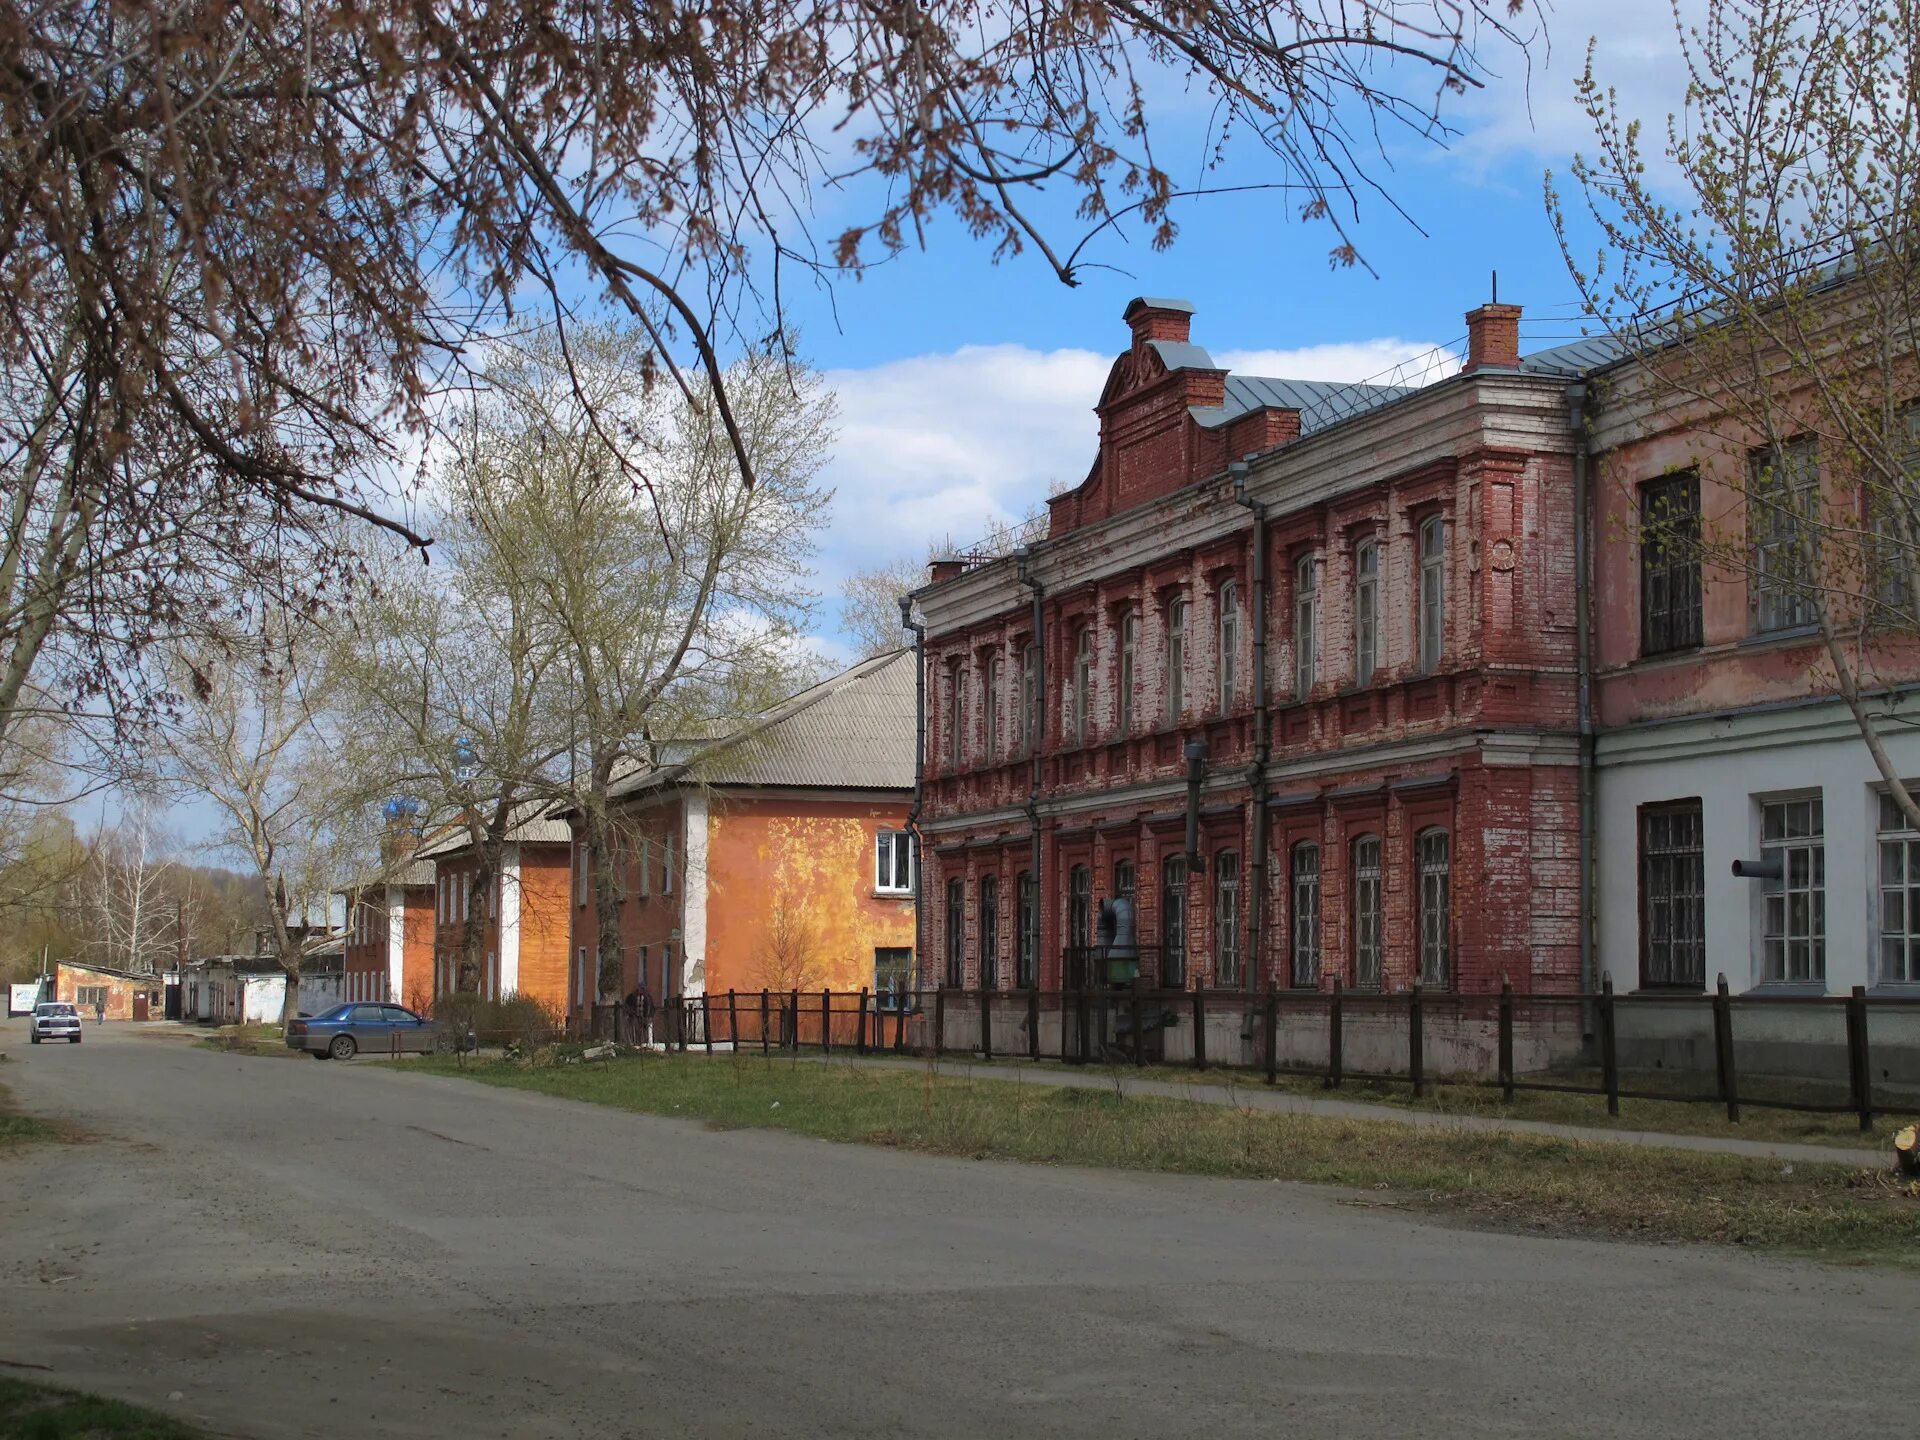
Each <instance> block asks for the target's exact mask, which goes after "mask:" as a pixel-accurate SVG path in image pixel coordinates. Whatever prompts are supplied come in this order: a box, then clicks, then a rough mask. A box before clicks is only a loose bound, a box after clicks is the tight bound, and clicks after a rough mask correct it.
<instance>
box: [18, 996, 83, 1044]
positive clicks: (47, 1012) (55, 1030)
mask: <svg viewBox="0 0 1920 1440" xmlns="http://www.w3.org/2000/svg"><path fill="white" fill-rule="evenodd" d="M29 1038H30V1039H31V1040H32V1042H33V1043H34V1044H35V1045H38V1044H39V1043H40V1042H41V1041H42V1040H65V1041H66V1042H67V1043H68V1044H70V1045H78V1044H79V1043H80V1012H79V1011H78V1010H76V1009H74V1008H73V1006H71V1005H69V1004H67V1002H66V1001H64V1000H47V1001H43V1002H42V1003H40V1004H38V1005H36V1006H34V1007H33V1030H32V1032H31V1035H30V1036H29Z"/></svg>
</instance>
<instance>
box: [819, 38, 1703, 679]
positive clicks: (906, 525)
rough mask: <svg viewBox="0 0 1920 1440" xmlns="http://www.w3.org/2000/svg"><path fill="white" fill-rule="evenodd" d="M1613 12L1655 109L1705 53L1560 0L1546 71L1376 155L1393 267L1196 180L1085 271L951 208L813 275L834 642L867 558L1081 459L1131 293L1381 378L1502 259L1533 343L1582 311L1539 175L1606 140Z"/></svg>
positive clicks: (1038, 486) (1655, 117) (1451, 336)
mask: <svg viewBox="0 0 1920 1440" xmlns="http://www.w3.org/2000/svg"><path fill="white" fill-rule="evenodd" d="M1682 8H1683V10H1684V11H1686V12H1688V13H1690V14H1691V13H1694V12H1697V11H1698V10H1699V9H1700V8H1701V7H1700V5H1699V3H1698V0H1683V6H1682ZM1602 28H1604V33H1603V34H1602V35H1601V36H1600V39H1599V51H1598V65H1599V69H1600V73H1601V74H1602V76H1603V78H1605V79H1608V80H1611V81H1612V82H1613V83H1615V84H1616V85H1617V86H1618V87H1619V88H1620V90H1621V92H1622V100H1623V103H1624V105H1625V106H1626V107H1627V108H1628V110H1629V111H1630V112H1631V113H1637V114H1640V115H1643V116H1644V117H1645V118H1647V119H1648V120H1649V121H1650V122H1653V124H1654V125H1655V126H1657V125H1658V124H1659V123H1660V122H1661V121H1663V120H1664V117H1665V116H1666V115H1667V114H1668V113H1669V112H1670V111H1672V110H1675V109H1677V108H1679V106H1680V104H1681V101H1682V99H1683V96H1684V86H1685V83H1686V77H1685V72H1684V70H1683V69H1682V68H1681V66H1680V64H1679V56H1678V54H1677V51H1676V45H1675V41H1674V35H1673V20H1672V11H1671V9H1670V8H1669V5H1668V3H1667V0H1611V3H1597V0H1561V3H1559V4H1558V5H1557V6H1556V8H1555V9H1554V10H1553V11H1552V13H1551V14H1550V15H1549V17H1548V29H1549V38H1550V46H1543V47H1539V48H1536V50H1535V51H1534V54H1533V57H1532V72H1531V74H1530V75H1529V74H1528V73H1527V68H1526V65H1525V62H1523V61H1521V60H1520V59H1519V58H1518V57H1516V56H1511V55H1507V56H1501V57H1499V58H1498V59H1497V61H1496V63H1498V64H1499V65H1500V67H1501V68H1502V70H1503V71H1504V72H1505V73H1503V74H1502V75H1500V76H1497V77H1494V78H1492V79H1490V81H1489V83H1488V87H1487V89H1486V90H1484V91H1482V92H1477V93H1473V94H1470V95H1468V96H1466V97H1463V98H1459V99H1455V100H1453V101H1452V102H1451V109H1450V111H1449V113H1450V115H1451V118H1452V120H1453V122H1454V123H1455V124H1456V126H1458V127H1459V128H1460V129H1461V131H1462V132H1463V133H1462V134H1461V136H1460V137H1459V138H1458V139H1456V140H1455V141H1454V142H1453V143H1452V144H1451V146H1450V147H1449V148H1448V149H1445V150H1441V149H1436V148H1432V147H1429V146H1425V145H1422V144H1420V143H1418V142H1412V141H1410V142H1408V143H1406V144H1404V145H1401V146H1399V147H1397V148H1396V150H1395V152H1394V153H1393V154H1392V155H1391V156H1390V160H1391V162H1392V169H1391V170H1388V169H1386V168H1385V167H1383V166H1380V165H1378V164H1376V165H1375V167H1374V169H1375V173H1376V178H1377V179H1379V180H1380V181H1381V182H1382V183H1383V184H1385V185H1387V186H1388V187H1389V188H1390V189H1391V190H1392V193H1393V196H1394V198H1395V200H1397V201H1398V202H1399V204H1400V205H1401V206H1402V207H1403V208H1404V209H1405V210H1406V211H1408V212H1409V215H1410V216H1411V218H1412V221H1414V222H1417V225H1418V227H1419V228H1416V225H1415V224H1413V223H1409V221H1408V220H1407V219H1403V218H1402V217H1401V216H1400V215H1398V214H1396V213H1395V212H1394V210H1393V208H1392V207H1391V206H1390V205H1388V204H1387V203H1386V202H1385V201H1384V200H1382V199H1379V198H1371V199H1368V200H1367V201H1366V202H1365V203H1364V205H1363V208H1362V211H1361V214H1360V218H1359V223H1358V228H1357V231H1356V232H1355V233H1356V237H1357V239H1358V241H1359V243H1360V246H1361V248H1362V250H1363V252H1364V253H1365V255H1366V257H1367V259H1368V260H1369V261H1370V262H1371V264H1372V266H1373V268H1374V270H1375V271H1377V272H1378V273H1377V275H1375V274H1369V273H1368V271H1367V270H1365V269H1363V268H1359V267H1355V268H1352V269H1346V270H1337V271H1336V270H1332V269H1330V268H1329V265H1328V262H1327V252H1328V250H1329V249H1330V248H1331V246H1332V244H1333V243H1334V237H1333V235H1332V232H1331V231H1330V229H1329V228H1328V227H1327V226H1325V225H1323V224H1315V223H1302V222H1300V221H1299V220H1297V219H1295V218H1293V216H1292V210H1293V205H1292V204H1290V203H1289V202H1288V201H1287V200H1286V199H1285V198H1284V197H1283V196H1279V195H1274V194H1243V195H1233V196H1216V197H1211V198H1206V199H1201V200H1196V201H1190V202H1186V203H1185V204H1184V205H1183V206H1182V208H1181V210H1180V211H1179V219H1180V223H1181V235H1180V238H1179V240H1178V242H1177V243H1176V245H1175V246H1174V247H1173V248H1172V249H1171V250H1169V251H1166V252H1162V253H1159V254H1155V253H1153V252H1152V251H1151V250H1150V249H1149V248H1148V247H1146V246H1145V245H1144V244H1142V243H1138V242H1136V243H1132V244H1127V243H1123V242H1120V241H1117V240H1112V239H1109V240H1107V241H1105V242H1102V243H1100V244H1098V245H1097V246H1096V247H1095V249H1094V250H1093V251H1091V252H1089V253H1090V254H1091V255H1092V256H1093V258H1096V259H1098V260H1100V261H1101V262H1103V263H1104V264H1107V265H1112V266H1115V267H1118V268H1119V269H1124V270H1126V271H1127V272H1129V273H1126V274H1119V273H1114V271H1111V270H1102V269H1091V270H1089V271H1087V272H1086V277H1085V281H1084V283H1083V284H1082V285H1081V286H1080V287H1079V288H1077V289H1069V288H1067V287H1065V286H1063V285H1061V284H1060V283H1059V282H1058V281H1057V280H1055V279H1054V278H1053V274H1052V271H1051V269H1050V268H1049V267H1048V266H1047V265H1046V264H1045V263H1044V262H1043V261H1041V260H1040V259H1039V258H1038V257H1036V256H1032V255H1027V256H1021V257H1017V258H1015V259H1012V260H1007V261H1003V262H1001V263H999V264H997V265H996V264H994V263H993V262H992V260H991V257H990V255H989V253H988V247H987V246H984V245H981V244H978V243H975V242H972V241H970V240H969V239H968V237H967V236H966V235H965V234H964V232H963V231H962V230H961V228H960V227H959V226H958V225H957V224H955V223H954V222H952V220H951V219H950V218H948V217H942V219H941V220H940V221H939V222H938V223H936V225H935V226H934V228H933V229H932V231H931V234H930V243H929V246H928V248H927V249H926V250H924V251H915V252H910V253H908V254H905V255H902V256H901V257H899V258H898V259H897V260H895V261H893V262H891V263H890V264H888V265H886V266H884V267H881V268H879V269H878V270H876V271H875V272H873V273H872V274H870V275H869V276H868V278H866V279H865V280H862V281H859V282H846V283H841V284H840V285H838V286H837V288H836V290H835V292H834V296H833V302H834V304H833V308H832V309H831V310H830V309H829V308H828V307H827V306H826V305H825V304H824V303H822V302H820V301H818V300H816V299H809V298H805V297H803V298H802V300H801V301H800V302H799V304H797V305H796V306H795V307H794V309H795V311H796V313H797V315H798V318H799V322H800V327H801V331H802V341H803V347H804V349H805V351H806V353H807V355H808V358H809V359H810V360H812V362H813V363H815V364H816V365H819V366H821V367H822V368H824V369H825V370H826V371H827V372H828V374H829V378H830V379H831V381H832V384H833V386H834V388H835V390H836V392H837V393H838V395H839V398H840V406H841V434H840V443H839V445H838V448H837V450H836V453H835V457H834V460H833V463H832V466H831V467H830V470H829V474H828V477H827V478H828V480H829V482H830V483H832V484H833V485H835V486H836V488H837V491H838V494H837V498H836V501H835V505H834V509H833V514H832V516H831V519H830V522H829V524H828V526H827V528H826V530H825V531H824V533H823V535H822V537H821V551H820V557H819V586H820V589H821V590H822V592H823V593H824V594H825V595H826V596H827V597H828V603H827V604H824V605H823V606H822V607H821V623H820V626H819V643H820V645H821V648H823V649H824V650H826V651H827V652H828V653H830V654H834V653H838V652H839V650H840V648H841V647H840V644H839V637H838V634H837V629H836V622H835V617H834V607H833V605H832V603H831V598H832V596H833V594H834V592H835V590H836V589H837V586H838V584H839V580H840V578H841V577H842V576H843V575H844V574H845V573H846V572H847V571H849V570H850V569H857V568H860V567H862V566H866V565H871V564H874V563H877V562H880V561H885V560H889V559H892V558H896V557H900V556H908V555H911V556H913V557H915V558H918V557H919V556H921V555H923V554H924V553H925V547H926V545H927V543H928V542H929V541H930V540H938V539H941V538H945V537H951V538H952V539H954V540H957V541H962V542H964V541H966V540H968V539H971V538H974V537H976V536H979V535H981V534H984V533H985V532H986V531H987V530H988V529H990V528H991V527H992V526H994V525H996V524H1000V523H1004V522H1005V521H1007V520H1009V519H1012V518H1016V517H1018V516H1019V515H1021V514H1023V513H1025V512H1027V511H1029V510H1030V509H1031V508H1032V507H1033V506H1034V505H1035V504H1037V503H1038V502H1039V501H1040V500H1041V499H1043V498H1044V496H1045V494H1046V493H1047V487H1048V484H1049V482H1050V481H1053V480H1056V479H1058V480H1067V481H1077V480H1078V479H1079V478H1080V477H1081V476H1082V475H1083V474H1084V473H1085V470H1086V467H1087V465H1088V464H1089V463H1090V462H1091V459H1092V454H1093V450H1092V446H1093V438H1094V433H1095V431H1094V420H1093V416H1092V412H1091V406H1092V405H1093V402H1094V400H1095V399H1096V398H1097V394H1098V390H1099V386H1100V383H1101V381H1102V380H1103V379H1104V376H1105V373H1106V368H1107V365H1108V363H1109V362H1110V360H1111V357H1112V356H1113V355H1114V354H1115V353H1117V352H1118V351H1119V350H1120V349H1122V348H1124V344H1125V340H1126V330H1125V327H1124V326H1123V325H1122V324H1121V321H1120V314H1121V311H1122V309H1123V308H1124V306H1125V304H1126V302H1127V301H1128V299H1130V298H1131V297H1133V296H1135V295H1139V294H1149V295H1172V296H1179V297H1182V298H1185V299H1188V300H1191V301H1192V302H1193V303H1194V304H1195V305H1196V307H1197V309H1198V313H1197V314H1196V316H1195V320H1194V339H1195V340H1196V341H1197V342H1198V343H1200V344H1202V345H1205V346H1206V347H1207V348H1208V349H1209V350H1211V351H1212V352H1213V354H1214V356H1215V358H1216V359H1221V360H1225V361H1227V362H1228V363H1229V364H1230V365H1232V366H1233V367H1234V368H1239V369H1243V370H1250V371H1254V372H1255V373H1267V374H1278V373H1287V374H1291V375H1293V376H1295V377H1296V378H1324V379H1361V378H1365V377H1367V376H1369V375H1374V374H1378V373H1379V372H1381V371H1382V370H1384V369H1386V368H1387V367H1388V366H1390V365H1392V364H1394V363H1395V362H1396V361H1398V360H1400V359H1402V358H1404V357H1406V356H1408V355H1410V354H1412V353H1415V352H1417V351H1421V350H1424V349H1426V348H1427V347H1430V346H1432V345H1436V344H1445V343H1447V342H1449V341H1452V340H1455V339H1457V338H1458V337H1460V336H1462V335H1463V334H1464V332H1465V326H1464V322H1463V319H1462V317H1463V315H1464V314H1465V312H1466V311H1467V310H1468V309H1470V308H1472V307H1473V306H1474V305H1476V304H1479V303H1480V302H1481V301H1483V300H1485V299H1486V298H1487V297H1488V292H1489V284H1490V279H1489V272H1490V271H1493V270H1496V269H1497V270H1498V271H1499V276H1500V280H1499V284H1500V298H1501V299H1502V300H1505V301H1509V302H1513V303H1518V304H1521V305H1523V306H1525V307H1526V312H1527V319H1526V321H1525V322H1523V325H1524V333H1525V337H1526V345H1527V348H1530V349H1532V348H1544V347H1545V346H1547V345H1549V344H1552V343H1553V342H1554V340H1555V339H1558V338H1570V337H1571V336H1573V335H1574V334H1577V333H1578V330H1579V319H1578V312H1577V296H1576V293H1575V291H1574V288H1573V285H1572V283H1571V281H1570V280H1569V278H1568V276H1567V272H1566V268H1565V265H1564V263H1563V261H1562V259H1561V256H1560V252H1559V249H1558V247H1557V245H1556V243H1555V240H1554V235H1553V231H1552V227H1551V225H1550V224H1549V222H1548V219H1547V215H1546V209H1545V205H1544V202H1543V198H1542V182H1543V175H1544V173H1545V171H1546V170H1547V169H1549V168H1551V169H1552V170H1553V171H1554V172H1555V174H1556V175H1557V176H1565V174H1566V170H1567V166H1568V161H1569V159H1570V157H1571V155H1572V154H1573V152H1574V151H1575V150H1576V149H1580V148H1585V149H1587V150H1589V151H1590V150H1591V148H1592V146H1591V131H1590V127H1589V125H1588V122H1587V120H1586V117H1585V116H1584V115H1583V114H1581V113H1580V111H1579V109H1578V107H1577V106H1576V105H1575V103H1574V101H1573V98H1572V96H1573V86H1574V82H1575V80H1576V79H1577V78H1578V75H1579V73H1580V70H1581V67H1582V65H1583V64H1584V61H1585V56H1586V48H1587V43H1588V39H1589V37H1590V36H1592V35H1594V34H1595V32H1596V31H1598V30H1601V29H1602ZM1163 153H1164V152H1163ZM1226 178H1227V179H1228V180H1229V181H1234V180H1241V179H1244V178H1251V177H1250V174H1249V172H1247V171H1243V170H1230V171H1229V172H1228V174H1227V176H1226ZM1422 230H1424V231H1425V233H1424V234H1423V233H1422ZM1076 233H1077V232H1076ZM1252 352H1260V353H1252ZM1272 352H1282V353H1279V354H1275V353H1272Z"/></svg>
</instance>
